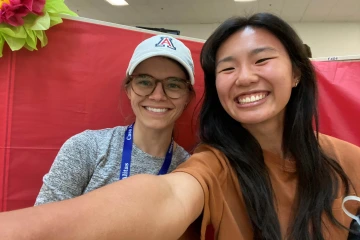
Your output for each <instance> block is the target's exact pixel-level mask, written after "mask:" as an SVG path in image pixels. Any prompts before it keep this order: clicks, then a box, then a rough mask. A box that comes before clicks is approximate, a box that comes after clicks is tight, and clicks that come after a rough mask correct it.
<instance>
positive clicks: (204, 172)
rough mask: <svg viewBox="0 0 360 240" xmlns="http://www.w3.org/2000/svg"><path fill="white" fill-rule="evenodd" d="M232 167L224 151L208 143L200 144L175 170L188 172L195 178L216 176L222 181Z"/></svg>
mask: <svg viewBox="0 0 360 240" xmlns="http://www.w3.org/2000/svg"><path fill="white" fill-rule="evenodd" d="M230 169H231V167H230V165H229V162H228V160H227V157H226V156H225V154H224V153H222V152H221V151H220V150H218V149H216V148H214V147H211V146H209V145H207V144H200V145H199V146H198V147H197V148H196V149H195V151H194V154H193V155H191V156H190V158H189V159H188V160H187V161H186V162H184V163H183V164H181V165H180V166H179V167H178V168H177V169H176V170H175V171H180V172H188V173H190V174H191V175H193V176H194V177H195V178H216V179H217V180H218V181H219V182H220V183H222V182H224V181H225V180H226V177H227V175H228V173H229V171H230Z"/></svg>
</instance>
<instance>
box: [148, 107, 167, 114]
mask: <svg viewBox="0 0 360 240" xmlns="http://www.w3.org/2000/svg"><path fill="white" fill-rule="evenodd" d="M145 108H146V109H147V110H149V111H150V112H157V113H162V112H166V111H167V110H168V109H167V108H152V107H145Z"/></svg>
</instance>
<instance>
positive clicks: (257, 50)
mask: <svg viewBox="0 0 360 240" xmlns="http://www.w3.org/2000/svg"><path fill="white" fill-rule="evenodd" d="M261 52H277V50H276V49H275V48H272V47H260V48H255V49H253V50H251V51H250V55H252V56H253V55H256V54H259V53H261ZM233 61H235V60H234V57H233V56H228V57H225V58H223V59H220V60H219V61H218V62H217V63H216V65H215V67H217V66H218V65H219V64H220V63H222V62H233Z"/></svg>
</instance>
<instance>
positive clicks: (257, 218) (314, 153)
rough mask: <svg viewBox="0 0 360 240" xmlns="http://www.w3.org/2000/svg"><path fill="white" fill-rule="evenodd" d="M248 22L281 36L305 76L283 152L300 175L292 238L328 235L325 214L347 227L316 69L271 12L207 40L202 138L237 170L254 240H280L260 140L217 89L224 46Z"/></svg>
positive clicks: (289, 115) (234, 23)
mask: <svg viewBox="0 0 360 240" xmlns="http://www.w3.org/2000/svg"><path fill="white" fill-rule="evenodd" d="M246 26H251V27H254V28H262V29H265V30H267V31H269V32H270V33H272V34H273V35H274V36H276V37H277V38H278V39H279V40H280V42H281V43H282V44H283V46H284V47H285V49H286V51H287V53H288V55H289V57H290V60H291V63H292V66H293V69H294V70H296V71H299V73H300V74H301V77H300V82H299V84H298V86H297V87H296V88H293V90H292V93H291V97H290V100H289V102H288V104H287V106H286V110H285V119H284V132H283V142H282V150H283V153H284V156H292V157H293V158H294V159H296V168H297V173H298V187H297V194H296V196H297V199H296V203H297V210H296V212H295V213H294V215H293V216H294V218H293V220H292V223H291V224H290V225H289V226H290V229H289V230H288V232H287V234H288V237H289V239H299V240H300V239H301V240H306V239H324V237H323V234H322V227H321V224H322V219H321V217H322V215H323V214H324V213H325V214H326V215H327V217H328V218H329V219H330V220H331V222H332V223H334V224H335V225H337V226H338V227H344V226H342V225H341V224H340V223H339V222H338V221H337V220H336V219H335V217H334V215H333V213H332V204H333V202H334V200H335V198H337V194H338V190H339V187H340V184H341V182H342V183H343V184H344V186H345V194H348V192H349V180H348V178H347V176H346V174H345V172H344V171H343V170H342V168H341V167H340V165H339V164H338V163H337V162H336V161H335V160H333V159H331V158H330V157H328V156H327V155H326V154H325V153H324V152H323V151H322V149H321V147H320V145H319V142H318V114H317V85H316V78H315V72H314V69H313V67H312V64H311V62H310V60H309V59H308V58H307V56H306V52H305V51H304V47H303V43H302V41H301V39H300V38H299V36H298V35H297V34H296V32H295V31H294V30H293V29H292V28H291V27H290V26H289V25H288V24H287V23H286V22H284V21H283V20H282V19H280V18H278V17H276V16H274V15H272V14H269V13H257V14H254V15H252V16H250V17H248V18H246V17H234V18H230V19H228V20H226V21H225V22H224V23H223V24H221V25H220V26H219V27H218V28H217V29H216V30H215V32H214V33H213V34H212V35H211V36H210V37H209V39H208V40H207V41H206V43H205V44H204V46H203V49H202V51H201V57H200V60H201V65H202V68H203V71H204V75H205V96H204V102H203V106H202V109H201V112H200V137H201V140H202V142H204V143H206V144H209V145H211V146H213V147H215V148H217V149H219V150H221V151H222V152H223V153H224V154H225V155H226V156H227V158H228V159H229V161H230V163H231V165H232V167H233V168H234V170H235V171H236V173H237V176H238V179H239V183H240V186H241V191H242V195H243V198H244V201H245V204H246V207H247V211H248V215H249V217H250V220H251V223H252V226H253V229H254V239H270V240H275V239H281V232H280V224H279V220H278V216H277V213H276V211H275V203H274V201H273V199H274V193H273V189H272V186H271V183H270V178H269V175H268V171H267V168H266V166H265V163H264V157H263V152H262V149H261V147H260V144H259V143H258V142H257V140H256V139H255V138H254V137H253V136H252V135H251V134H250V133H249V132H248V131H247V130H246V129H245V128H244V127H242V125H241V124H240V123H239V122H237V121H236V120H234V119H233V118H231V117H230V115H229V114H227V112H226V111H225V110H224V108H223V107H222V106H221V103H220V101H219V97H218V94H217V91H216V87H215V79H216V75H215V62H216V53H217V51H218V49H219V47H220V46H221V44H222V43H223V42H224V41H225V40H226V39H228V38H229V37H230V36H231V35H232V34H234V33H235V32H238V31H240V30H242V29H244V28H245V27H246ZM313 125H314V126H313ZM340 180H341V182H340ZM299 196H301V197H299ZM264 199H266V201H264ZM295 216H296V217H295Z"/></svg>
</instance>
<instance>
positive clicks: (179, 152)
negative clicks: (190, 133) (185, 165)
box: [174, 143, 191, 162]
mask: <svg viewBox="0 0 360 240" xmlns="http://www.w3.org/2000/svg"><path fill="white" fill-rule="evenodd" d="M190 156H191V155H190V153H189V152H188V151H186V150H185V149H184V148H183V147H182V146H180V145H179V144H177V143H176V148H175V152H174V157H175V158H176V160H177V161H179V162H184V161H186V160H187V159H188V158H189V157H190Z"/></svg>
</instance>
